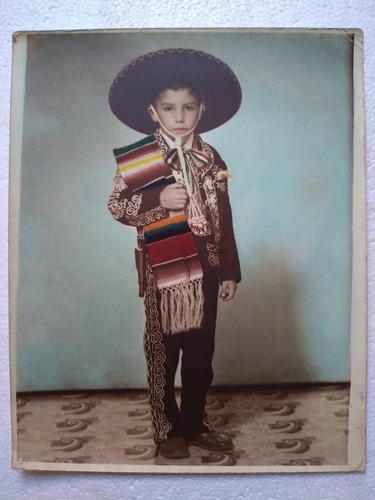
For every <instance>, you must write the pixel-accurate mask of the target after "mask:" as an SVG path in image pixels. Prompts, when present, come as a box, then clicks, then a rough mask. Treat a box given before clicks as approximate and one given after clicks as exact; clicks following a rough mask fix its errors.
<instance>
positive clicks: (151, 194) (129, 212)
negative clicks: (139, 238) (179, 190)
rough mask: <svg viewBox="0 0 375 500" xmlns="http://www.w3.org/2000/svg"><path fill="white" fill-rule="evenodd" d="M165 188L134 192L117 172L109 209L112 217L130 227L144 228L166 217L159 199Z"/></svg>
mask: <svg viewBox="0 0 375 500" xmlns="http://www.w3.org/2000/svg"><path fill="white" fill-rule="evenodd" d="M162 189H163V187H155V188H151V189H146V190H144V191H142V192H134V191H132V190H131V189H130V188H129V187H128V186H127V184H126V182H125V180H124V178H123V177H122V176H121V175H120V173H119V171H118V170H117V172H116V175H115V178H114V180H113V186H112V191H111V194H110V197H109V201H108V209H109V211H110V213H111V214H112V216H113V217H114V218H115V219H116V220H118V221H119V222H121V223H122V224H126V225H128V226H135V227H142V226H145V225H146V224H150V223H151V222H155V221H157V220H159V219H162V218H164V217H165V216H166V211H165V209H164V208H163V207H162V206H161V205H160V201H159V197H160V192H161V191H162Z"/></svg>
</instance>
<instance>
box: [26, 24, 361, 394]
mask: <svg viewBox="0 0 375 500" xmlns="http://www.w3.org/2000/svg"><path fill="white" fill-rule="evenodd" d="M351 45H352V44H351V41H350V40H348V39H347V37H345V36H343V35H337V34H324V35H322V36H317V34H316V33H314V32H312V33H310V34H300V35H295V34H280V33H279V34H276V33H274V34H264V33H250V34H249V33H247V32H243V34H242V35H240V36H238V35H236V34H235V33H233V32H232V33H231V32H228V33H227V34H225V35H218V34H205V33H199V34H194V35H192V34H191V33H185V34H174V35H173V37H172V36H166V35H164V34H162V33H158V34H152V35H151V34H149V33H147V32H142V33H140V34H136V35H129V34H122V33H116V34H114V33H112V34H111V33H101V34H96V35H91V34H79V33H77V34H75V35H68V36H66V35H40V36H36V37H32V38H30V41H29V44H28V47H27V53H26V54H25V71H26V85H25V88H24V91H25V106H24V110H23V111H24V115H23V117H24V127H23V136H22V137H23V139H22V150H21V151H20V154H21V167H22V171H21V211H20V247H19V250H20V260H19V269H20V281H19V295H18V311H19V314H18V318H17V329H18V383H19V389H20V390H23V391H28V390H42V389H75V388H82V387H85V388H117V387H143V386H144V384H145V366H144V362H143V353H142V330H143V313H142V305H141V303H140V299H139V298H138V297H137V291H136V274H135V269H134V264H133V251H134V245H135V234H134V233H133V232H132V231H131V230H130V229H127V228H124V227H122V226H121V225H120V224H118V223H116V221H114V220H113V219H112V217H111V216H110V214H109V212H108V210H107V207H106V204H107V200H108V195H109V192H110V189H111V182H112V178H113V175H114V169H115V166H114V163H113V156H112V149H113V148H115V147H120V146H122V145H123V144H130V143H131V142H134V141H136V140H138V139H140V138H141V137H142V136H141V135H140V134H137V133H136V132H132V131H130V130H129V129H127V128H126V127H125V126H124V125H123V124H121V123H120V122H119V121H118V120H117V119H116V118H115V117H114V116H113V115H112V113H111V111H110V109H109V106H108V103H107V95H108V90H109V87H110V84H111V82H112V80H113V78H114V76H115V75H116V74H117V73H118V71H119V70H120V69H121V68H122V67H123V66H124V65H125V64H127V63H128V62H130V60H132V59H133V58H135V57H137V56H138V55H140V54H142V53H146V52H148V51H151V50H155V48H158V47H173V46H190V47H192V48H197V49H201V50H204V51H207V52H209V53H212V54H214V55H217V56H218V57H219V58H221V59H222V60H224V61H225V62H227V63H228V64H229V65H230V66H231V68H232V69H233V71H234V72H235V74H236V75H237V77H238V79H239V81H240V82H241V85H242V89H243V104H242V107H241V109H240V111H239V112H238V113H237V115H236V116H235V117H234V118H233V119H232V120H231V121H230V122H228V123H227V124H225V125H224V126H222V127H220V128H218V129H217V130H214V131H212V132H210V133H207V134H204V136H203V138H204V139H205V140H207V142H209V143H210V144H212V145H213V146H214V147H215V148H217V149H218V151H219V152H220V155H221V156H222V158H223V159H224V161H225V162H226V163H227V165H228V169H229V171H230V172H231V173H232V174H233V175H234V179H233V180H231V181H230V185H229V189H230V196H231V201H232V207H233V218H234V224H235V233H236V238H237V243H238V247H239V253H240V260H241V266H242V271H243V280H242V283H241V285H240V287H239V290H238V295H237V297H236V299H235V300H234V301H232V302H231V303H229V304H223V305H222V306H221V308H220V311H219V318H218V328H217V342H216V353H215V366H214V370H215V383H216V384H250V383H252V384H253V383H275V382H298V381H347V380H348V377H349V374H348V362H349V330H350V317H349V311H350V286H351V283H350V278H349V277H350V266H351V161H352V150H351V127H352V123H351V116H352V109H351V105H352V103H351V51H352V46H351ZM21 112H22V109H21V107H20V113H21Z"/></svg>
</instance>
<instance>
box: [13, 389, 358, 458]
mask: <svg viewBox="0 0 375 500" xmlns="http://www.w3.org/2000/svg"><path fill="white" fill-rule="evenodd" d="M207 412H208V415H209V418H210V421H211V425H212V427H213V428H215V430H217V431H218V432H226V433H228V434H229V435H230V436H231V437H232V438H233V440H234V443H235V449H234V451H233V452H230V453H210V452H208V451H204V450H202V449H200V448H198V447H195V446H192V447H190V453H191V457H190V458H188V459H183V460H177V461H176V460H172V461H171V460H167V459H165V458H163V457H161V456H157V454H156V448H155V445H154V442H153V437H152V436H153V431H152V427H151V421H150V412H149V407H148V400H147V394H146V392H145V391H87V392H84V393H81V394H75V393H61V392H58V393H48V394H47V393H22V394H19V395H18V397H17V421H18V424H17V449H18V458H19V460H23V461H26V462H29V461H32V462H35V461H37V462H70V463H78V464H122V465H126V464H129V465H139V464H141V465H170V464H173V465H184V466H185V465H195V466H197V465H198V466H199V465H204V466H208V465H221V466H222V465H225V466H235V465H238V466H242V465H243V466H268V465H272V466H277V465H281V466H282V465H345V464H346V463H347V437H348V414H349V385H346V384H335V385H333V384H330V385H303V386H301V385H295V386H291V385H288V386H286V385H285V386H272V387H269V386H258V387H246V388H243V387H241V388H223V389H216V388H215V389H212V390H211V391H210V392H209V395H208V398H207Z"/></svg>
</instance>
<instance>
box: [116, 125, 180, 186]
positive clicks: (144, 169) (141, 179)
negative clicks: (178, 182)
mask: <svg viewBox="0 0 375 500" xmlns="http://www.w3.org/2000/svg"><path fill="white" fill-rule="evenodd" d="M113 152H114V155H115V158H116V162H117V166H118V171H119V172H120V174H121V175H122V176H123V177H124V178H125V179H126V183H127V185H128V186H129V187H130V189H132V190H133V191H139V190H141V189H145V188H150V187H155V186H157V185H159V184H160V183H165V184H169V183H171V182H174V177H173V174H172V172H171V169H170V167H169V166H168V165H167V164H166V163H165V161H164V158H163V154H162V152H161V150H160V146H159V144H158V143H157V141H156V139H155V137H154V136H153V135H150V136H148V137H146V138H145V139H142V140H140V141H138V142H136V143H134V144H132V145H130V146H126V147H124V148H118V149H114V151H113Z"/></svg>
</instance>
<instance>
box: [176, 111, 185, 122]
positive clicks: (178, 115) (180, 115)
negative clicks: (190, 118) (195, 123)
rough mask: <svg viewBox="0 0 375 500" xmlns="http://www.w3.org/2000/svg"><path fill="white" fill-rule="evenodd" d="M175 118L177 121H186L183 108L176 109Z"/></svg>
mask: <svg viewBox="0 0 375 500" xmlns="http://www.w3.org/2000/svg"><path fill="white" fill-rule="evenodd" d="M175 120H176V122H179V123H181V122H183V121H184V113H183V111H182V110H177V111H176V115H175Z"/></svg>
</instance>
